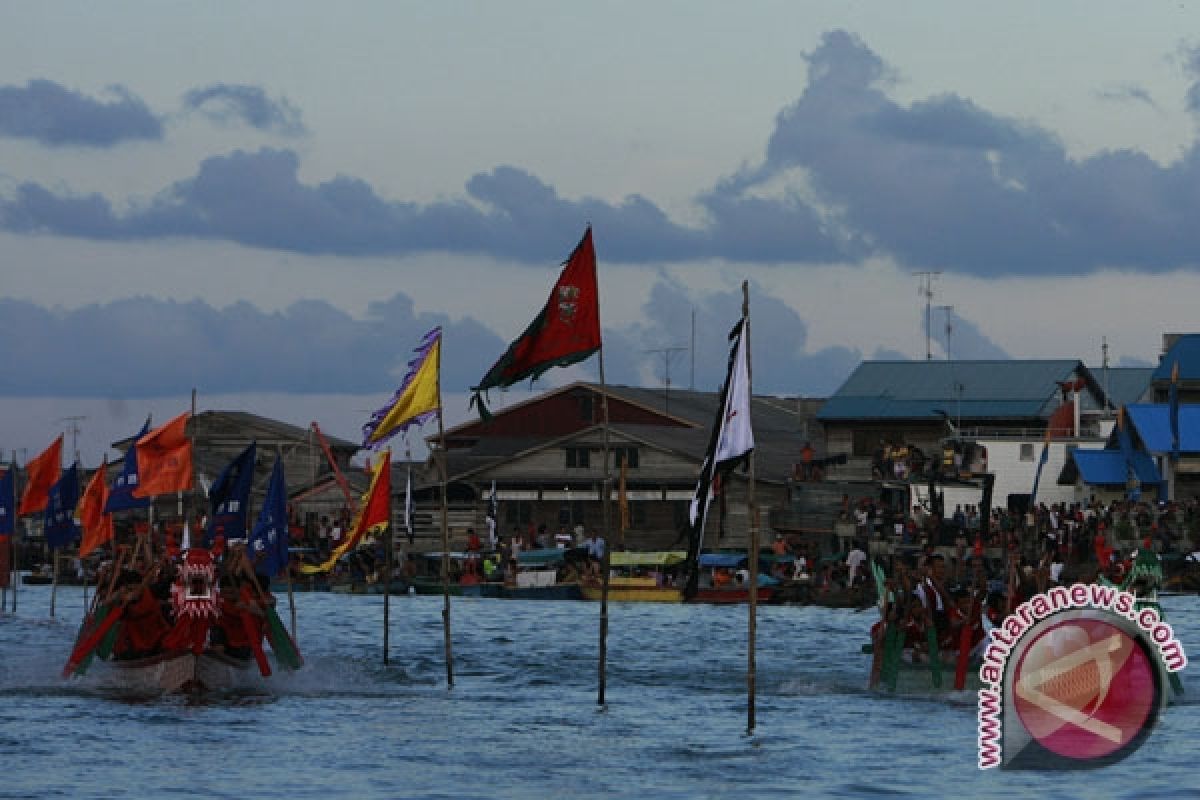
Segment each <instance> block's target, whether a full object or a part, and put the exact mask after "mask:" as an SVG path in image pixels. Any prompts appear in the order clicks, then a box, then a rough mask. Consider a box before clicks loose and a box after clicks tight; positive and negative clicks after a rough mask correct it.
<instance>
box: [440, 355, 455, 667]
mask: <svg viewBox="0 0 1200 800" xmlns="http://www.w3.org/2000/svg"><path fill="white" fill-rule="evenodd" d="M437 396H438V399H439V402H438V412H437V420H438V442H439V443H440V446H439V447H438V466H439V467H440V468H441V473H442V475H441V478H442V630H443V634H444V637H445V641H446V686H447V687H450V686H453V685H454V655H453V652H452V650H451V647H450V520H449V516H450V508H449V505H448V503H447V501H446V484H447V483H449V478H448V477H447V475H446V471H447V467H446V431H445V428H444V423H443V422H442V404H441V402H440V400H441V396H442V387H441V375H440V373H439V375H438V394H437Z"/></svg>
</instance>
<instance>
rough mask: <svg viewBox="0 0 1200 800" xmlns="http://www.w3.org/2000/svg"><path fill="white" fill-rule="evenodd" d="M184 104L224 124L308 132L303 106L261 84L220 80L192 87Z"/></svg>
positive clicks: (285, 132)
mask: <svg viewBox="0 0 1200 800" xmlns="http://www.w3.org/2000/svg"><path fill="white" fill-rule="evenodd" d="M183 106H184V108H185V109H188V110H192V111H198V112H200V113H201V114H204V115H205V116H206V117H208V118H209V119H212V120H215V121H217V122H220V123H222V124H230V123H241V124H243V125H249V126H250V127H252V128H257V129H258V130H261V131H267V132H271V133H278V134H282V135H284V136H300V135H302V134H304V133H306V129H305V126H304V121H303V120H302V118H301V115H300V111H299V109H297V108H296V107H295V106H293V105H292V104H291V103H289V102H288V101H287V99H286V98H280V99H278V100H273V99H272V98H270V97H268V96H267V93H266V92H265V91H263V89H262V88H261V87H259V86H246V85H241V84H234V85H230V84H225V83H218V84H214V85H213V86H205V87H203V88H200V89H192V90H191V91H189V92H188V93H187V94H185V95H184V97H183Z"/></svg>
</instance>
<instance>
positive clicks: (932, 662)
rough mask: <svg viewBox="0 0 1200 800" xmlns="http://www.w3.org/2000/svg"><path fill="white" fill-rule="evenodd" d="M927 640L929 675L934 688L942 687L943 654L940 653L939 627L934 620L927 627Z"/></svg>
mask: <svg viewBox="0 0 1200 800" xmlns="http://www.w3.org/2000/svg"><path fill="white" fill-rule="evenodd" d="M925 642H926V644H928V645H929V677H930V680H931V681H932V683H933V688H935V689H940V688H942V656H941V654H939V653H938V646H937V627H936V626H934V624H933V623H932V622H930V623H929V627H927V628H926V629H925Z"/></svg>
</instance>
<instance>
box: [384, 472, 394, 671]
mask: <svg viewBox="0 0 1200 800" xmlns="http://www.w3.org/2000/svg"><path fill="white" fill-rule="evenodd" d="M391 468H392V460H391V459H390V458H389V459H388V470H389V471H390V470H391ZM388 477H389V478H390V477H391V476H390V475H389V476H388ZM391 486H392V482H391V481H390V480H389V481H388V498H387V507H388V513H387V518H388V524H387V527H386V528H384V531H386V534H385V535H386V536H387V539H386V541H385V543H384V547H383V550H384V559H383V564H384V567H383V665H384V666H385V667H386V666H387V663H388V631H389V630H390V628H391V626H390V624H389V620H390V613H391V605H392V591H391V586H392V547H393V546H394V543H395V537H394V536H393V530H392V528H393V527H394V526H393V525H392V491H391Z"/></svg>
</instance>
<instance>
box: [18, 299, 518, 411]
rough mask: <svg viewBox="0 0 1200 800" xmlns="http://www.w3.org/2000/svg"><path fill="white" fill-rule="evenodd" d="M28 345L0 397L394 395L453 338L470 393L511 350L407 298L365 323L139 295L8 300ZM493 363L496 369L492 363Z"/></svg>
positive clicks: (469, 323) (314, 312)
mask: <svg viewBox="0 0 1200 800" xmlns="http://www.w3.org/2000/svg"><path fill="white" fill-rule="evenodd" d="M0 316H2V317H3V319H4V320H5V321H6V324H11V325H14V326H16V327H14V328H13V329H14V330H22V331H26V332H27V335H23V336H20V337H17V336H8V337H3V338H0V362H3V363H4V364H5V365H6V369H5V370H4V372H3V374H2V375H0V394H3V395H10V396H38V395H57V396H115V397H159V396H165V395H177V394H184V393H186V392H188V391H190V390H191V388H192V387H199V388H200V389H201V390H202V391H204V392H206V393H221V392H260V391H281V392H293V393H297V394H321V393H326V394H328V393H361V392H374V391H379V392H386V391H390V390H391V389H394V388H395V386H396V384H397V382H398V381H399V380H400V379H401V378H402V377H403V374H404V371H405V367H406V366H407V363H408V361H409V359H410V358H411V357H412V347H414V346H416V344H417V343H418V342H419V341H420V338H421V335H422V334H424V333H425V332H426V331H428V330H429V329H430V328H432V327H434V326H435V325H441V326H442V327H443V329H444V331H445V360H444V367H443V370H444V372H443V376H444V378H443V380H444V382H445V383H446V385H448V386H460V387H465V386H467V385H469V383H468V382H469V381H473V380H477V379H478V377H479V376H480V375H482V374H483V372H484V370H485V369H486V368H487V367H488V366H489V365H490V363H491V362H490V361H488V359H489V357H490V358H492V359H494V358H495V356H496V355H498V354H499V353H500V352H502V342H501V341H500V339H499V337H497V336H496V335H495V334H494V333H492V332H491V331H489V330H488V329H486V328H484V327H483V326H482V325H480V324H479V323H478V322H475V321H473V320H470V319H467V320H463V321H452V320H449V319H448V318H447V317H446V316H445V315H443V314H430V313H420V314H418V313H416V312H414V310H413V305H412V302H411V300H409V299H408V298H407V297H405V296H403V295H396V296H395V297H393V298H391V299H390V300H386V301H380V302H378V303H375V304H373V305H372V306H371V307H370V309H369V312H368V315H367V318H366V319H363V320H356V319H354V318H352V317H350V316H349V315H347V314H345V313H344V312H342V311H340V310H338V309H337V308H334V307H333V306H331V305H329V304H328V303H326V302H324V301H320V300H307V301H301V302H297V303H295V304H293V305H291V306H290V307H288V308H287V309H286V310H285V311H282V312H279V313H267V312H264V311H262V310H260V309H258V308H256V307H255V306H253V305H251V304H250V303H247V302H239V303H235V304H233V305H231V306H228V307H226V308H222V309H217V308H214V307H212V306H210V305H208V304H206V303H202V302H200V301H192V302H188V303H178V302H174V301H164V300H156V299H152V298H149V297H136V298H129V299H125V300H118V301H115V302H112V303H108V304H103V305H99V304H97V305H90V306H84V307H82V308H79V309H74V310H71V311H64V310H59V309H46V308H43V307H40V306H36V305H34V304H32V303H28V302H24V301H19V300H11V299H0ZM485 361H487V363H484V362H485Z"/></svg>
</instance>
